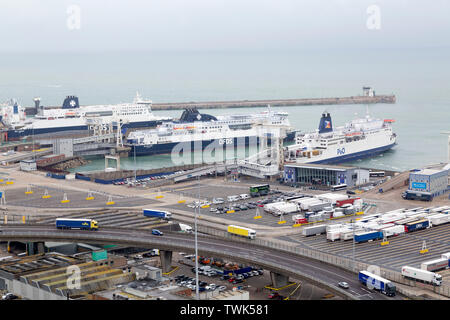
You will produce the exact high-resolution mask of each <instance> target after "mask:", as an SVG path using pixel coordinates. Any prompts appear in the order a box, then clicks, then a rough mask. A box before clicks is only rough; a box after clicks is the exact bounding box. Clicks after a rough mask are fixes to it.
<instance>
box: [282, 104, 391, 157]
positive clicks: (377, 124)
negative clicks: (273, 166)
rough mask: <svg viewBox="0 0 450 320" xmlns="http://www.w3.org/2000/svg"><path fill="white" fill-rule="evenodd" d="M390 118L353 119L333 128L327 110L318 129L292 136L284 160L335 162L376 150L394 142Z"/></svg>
mask: <svg viewBox="0 0 450 320" xmlns="http://www.w3.org/2000/svg"><path fill="white" fill-rule="evenodd" d="M393 122H394V120H392V119H385V120H380V119H373V118H371V117H370V116H369V115H368V114H367V115H366V117H365V118H360V119H355V120H352V121H351V122H348V123H346V124H345V125H344V126H342V127H337V128H333V124H332V121H331V116H330V114H329V113H328V112H324V113H323V114H322V118H321V119H320V124H319V129H317V130H316V131H315V132H311V133H306V134H302V135H297V136H296V144H294V145H291V146H289V147H286V148H285V149H284V158H285V161H286V163H324V164H326V163H339V162H346V161H351V160H356V159H360V158H364V157H368V156H373V155H376V154H380V153H382V152H384V151H386V150H389V149H391V148H392V147H393V146H394V145H395V144H396V138H397V135H396V134H395V133H394V132H393V130H392V123H393Z"/></svg>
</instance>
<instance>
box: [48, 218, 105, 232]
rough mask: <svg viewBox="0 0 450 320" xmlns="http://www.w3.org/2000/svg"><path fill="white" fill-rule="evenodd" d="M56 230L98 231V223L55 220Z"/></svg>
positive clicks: (80, 220)
mask: <svg viewBox="0 0 450 320" xmlns="http://www.w3.org/2000/svg"><path fill="white" fill-rule="evenodd" d="M56 228H57V229H79V230H98V222H97V221H95V220H93V219H66V218H57V219H56Z"/></svg>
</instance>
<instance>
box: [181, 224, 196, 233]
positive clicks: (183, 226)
mask: <svg viewBox="0 0 450 320" xmlns="http://www.w3.org/2000/svg"><path fill="white" fill-rule="evenodd" d="M179 226H180V229H181V231H182V232H186V233H192V232H194V230H193V229H192V227H191V226H190V225H187V224H184V223H180V224H179Z"/></svg>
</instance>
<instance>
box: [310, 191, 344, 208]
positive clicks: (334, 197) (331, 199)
mask: <svg viewBox="0 0 450 320" xmlns="http://www.w3.org/2000/svg"><path fill="white" fill-rule="evenodd" d="M316 198H317V199H319V200H323V201H325V202H328V203H329V204H330V203H331V204H333V205H334V204H336V202H337V201H342V200H346V199H348V196H347V195H345V194H339V193H324V194H320V195H317V196H316Z"/></svg>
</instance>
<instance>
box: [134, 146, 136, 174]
mask: <svg viewBox="0 0 450 320" xmlns="http://www.w3.org/2000/svg"><path fill="white" fill-rule="evenodd" d="M134 183H136V146H134Z"/></svg>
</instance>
